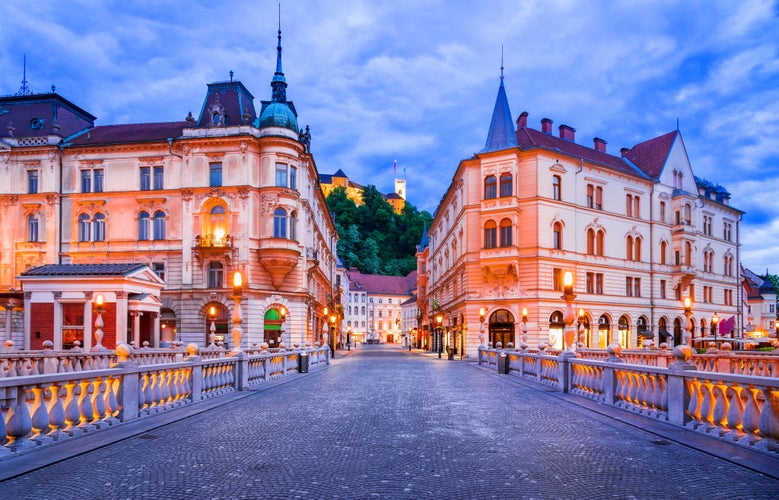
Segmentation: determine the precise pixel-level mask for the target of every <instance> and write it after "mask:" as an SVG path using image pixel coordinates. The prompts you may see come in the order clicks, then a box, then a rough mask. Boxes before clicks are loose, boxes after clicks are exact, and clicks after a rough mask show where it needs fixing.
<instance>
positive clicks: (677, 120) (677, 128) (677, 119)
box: [676, 116, 679, 132]
mask: <svg viewBox="0 0 779 500" xmlns="http://www.w3.org/2000/svg"><path fill="white" fill-rule="evenodd" d="M676 131H677V132H678V131H679V117H678V116H677V117H676Z"/></svg>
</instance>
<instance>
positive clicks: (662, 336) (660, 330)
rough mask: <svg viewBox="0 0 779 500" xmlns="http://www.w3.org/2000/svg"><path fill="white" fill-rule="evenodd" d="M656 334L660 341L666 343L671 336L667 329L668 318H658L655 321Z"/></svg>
mask: <svg viewBox="0 0 779 500" xmlns="http://www.w3.org/2000/svg"><path fill="white" fill-rule="evenodd" d="M657 336H658V338H659V340H660V343H661V344H662V343H664V342H665V343H667V342H668V339H669V338H671V332H669V331H668V320H667V319H665V318H660V320H659V321H658V322H657Z"/></svg>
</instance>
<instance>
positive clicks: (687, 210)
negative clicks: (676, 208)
mask: <svg viewBox="0 0 779 500" xmlns="http://www.w3.org/2000/svg"><path fill="white" fill-rule="evenodd" d="M684 223H685V224H686V225H688V226H690V225H692V206H691V205H690V204H689V203H685V204H684Z"/></svg>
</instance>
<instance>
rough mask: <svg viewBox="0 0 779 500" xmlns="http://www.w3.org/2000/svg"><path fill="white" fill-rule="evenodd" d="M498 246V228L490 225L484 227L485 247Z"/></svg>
mask: <svg viewBox="0 0 779 500" xmlns="http://www.w3.org/2000/svg"><path fill="white" fill-rule="evenodd" d="M497 246H498V228H496V227H488V228H485V229H484V248H495V247H497Z"/></svg>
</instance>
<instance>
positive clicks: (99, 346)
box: [92, 294, 106, 351]
mask: <svg viewBox="0 0 779 500" xmlns="http://www.w3.org/2000/svg"><path fill="white" fill-rule="evenodd" d="M95 310H96V311H97V318H96V319H95V338H96V339H97V340H96V341H95V346H94V347H92V350H93V351H105V350H106V348H105V347H103V295H101V294H98V295H97V297H96V298H95Z"/></svg>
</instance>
